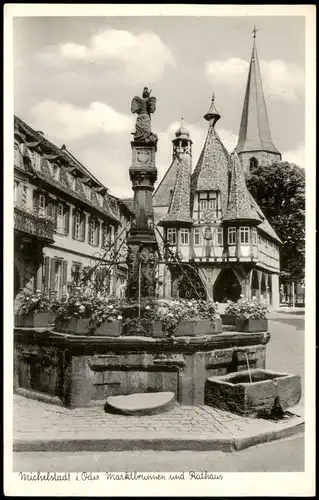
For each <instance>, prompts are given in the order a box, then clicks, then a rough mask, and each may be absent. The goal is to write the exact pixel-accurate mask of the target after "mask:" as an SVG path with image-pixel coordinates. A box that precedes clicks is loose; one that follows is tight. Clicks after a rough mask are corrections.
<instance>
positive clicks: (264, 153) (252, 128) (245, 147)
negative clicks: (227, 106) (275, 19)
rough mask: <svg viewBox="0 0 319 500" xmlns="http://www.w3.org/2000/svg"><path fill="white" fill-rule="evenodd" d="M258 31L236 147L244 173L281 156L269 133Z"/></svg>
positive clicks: (254, 32) (254, 36)
mask: <svg viewBox="0 0 319 500" xmlns="http://www.w3.org/2000/svg"><path fill="white" fill-rule="evenodd" d="M256 32H257V30H256V28H254V30H253V34H254V35H253V38H254V40H253V50H252V54H251V60H250V65H249V72H248V80H247V86H246V94H245V100H244V106H243V111H242V115H241V123H240V129H239V137H238V143H237V147H236V150H237V154H238V156H239V158H240V160H241V164H242V166H243V169H244V172H245V174H248V173H249V172H250V170H251V168H254V167H256V166H258V165H263V166H264V165H271V164H272V163H273V162H274V161H280V160H281V153H280V152H279V151H278V149H277V148H276V146H275V145H274V143H273V142H272V138H271V134H270V127H269V121H268V115H267V109H266V103H265V97H264V91H263V87H262V81H261V75H260V68H259V60H258V54H257V48H256Z"/></svg>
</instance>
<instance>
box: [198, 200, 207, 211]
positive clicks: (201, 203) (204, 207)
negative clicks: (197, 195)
mask: <svg viewBox="0 0 319 500" xmlns="http://www.w3.org/2000/svg"><path fill="white" fill-rule="evenodd" d="M199 208H200V210H207V200H200V201H199Z"/></svg>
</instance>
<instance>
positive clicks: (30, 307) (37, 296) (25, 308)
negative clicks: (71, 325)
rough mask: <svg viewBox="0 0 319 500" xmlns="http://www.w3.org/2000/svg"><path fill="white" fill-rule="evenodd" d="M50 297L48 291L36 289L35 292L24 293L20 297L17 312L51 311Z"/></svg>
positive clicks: (22, 313) (24, 313) (23, 313)
mask: <svg viewBox="0 0 319 500" xmlns="http://www.w3.org/2000/svg"><path fill="white" fill-rule="evenodd" d="M51 303H52V301H51V299H50V296H49V294H48V293H42V292H41V290H37V291H36V292H35V293H25V294H24V295H23V296H22V297H21V301H20V306H19V310H18V314H21V315H26V314H38V313H40V312H51Z"/></svg>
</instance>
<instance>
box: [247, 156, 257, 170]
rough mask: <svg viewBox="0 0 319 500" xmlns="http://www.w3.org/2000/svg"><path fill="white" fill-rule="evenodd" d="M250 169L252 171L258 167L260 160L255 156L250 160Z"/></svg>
mask: <svg viewBox="0 0 319 500" xmlns="http://www.w3.org/2000/svg"><path fill="white" fill-rule="evenodd" d="M249 167H250V170H253V169H254V168H257V167H258V160H257V158H255V157H254V156H253V157H252V158H250V160H249Z"/></svg>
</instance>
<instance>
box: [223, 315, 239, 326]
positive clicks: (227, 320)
mask: <svg viewBox="0 0 319 500" xmlns="http://www.w3.org/2000/svg"><path fill="white" fill-rule="evenodd" d="M220 317H221V319H222V323H223V325H230V326H235V324H236V316H235V315H234V314H221V315H220Z"/></svg>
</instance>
